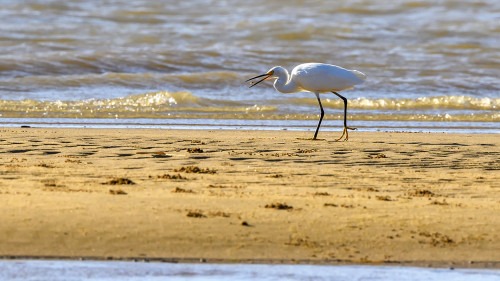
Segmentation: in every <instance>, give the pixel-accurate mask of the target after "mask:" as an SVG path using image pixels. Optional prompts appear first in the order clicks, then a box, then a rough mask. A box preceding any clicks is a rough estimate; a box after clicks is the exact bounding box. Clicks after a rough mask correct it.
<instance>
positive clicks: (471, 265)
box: [0, 255, 500, 269]
mask: <svg viewBox="0 0 500 281" xmlns="http://www.w3.org/2000/svg"><path fill="white" fill-rule="evenodd" d="M16 260H32V261H105V262H138V263H179V264H267V265H325V266H356V265H359V266H391V267H392V266H396V267H397V266H400V267H420V268H449V269H459V268H460V269H500V261H424V260H419V261H371V262H370V261H352V260H300V259H299V260H295V259H293V260H283V259H206V258H203V257H199V258H194V257H193V258H176V257H110V256H107V257H99V256H97V257H91V256H9V255H6V256H0V262H2V261H16Z"/></svg>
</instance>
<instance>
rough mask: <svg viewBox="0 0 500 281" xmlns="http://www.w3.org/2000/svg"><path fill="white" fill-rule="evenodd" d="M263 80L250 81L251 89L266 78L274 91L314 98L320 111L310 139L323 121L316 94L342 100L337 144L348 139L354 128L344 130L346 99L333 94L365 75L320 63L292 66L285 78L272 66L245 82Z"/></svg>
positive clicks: (282, 71) (359, 81)
mask: <svg viewBox="0 0 500 281" xmlns="http://www.w3.org/2000/svg"><path fill="white" fill-rule="evenodd" d="M260 77H264V79H261V80H259V81H257V82H253V84H252V86H250V88H251V87H253V86H255V85H257V84H259V83H260V82H262V81H264V80H267V79H276V81H274V88H275V89H276V90H278V91H279V92H281V93H296V92H303V91H306V92H313V93H314V94H315V95H316V98H317V99H318V103H319V107H320V109H321V116H320V118H319V123H318V127H317V128H316V132H315V133H314V137H313V139H316V137H317V136H318V131H319V127H320V126H321V121H322V120H323V115H324V114H325V113H324V110H323V106H322V105H321V100H320V98H319V94H320V93H324V92H332V93H333V94H335V95H336V96H338V97H339V98H341V99H342V100H343V101H344V131H343V133H342V136H340V138H339V139H337V141H339V140H341V139H342V138H343V137H344V136H345V140H346V141H347V140H348V139H349V134H348V132H347V130H348V129H349V130H356V128H351V127H347V122H346V115H347V99H346V98H345V97H343V96H341V95H339V94H338V93H337V92H338V91H342V90H348V89H352V88H354V86H355V85H358V84H361V83H363V82H364V81H365V79H366V75H365V74H364V73H362V72H359V71H357V70H348V69H345V68H342V67H340V66H336V65H331V64H323V63H304V64H300V65H298V66H296V67H295V68H294V69H293V70H292V75H291V76H290V75H288V71H287V70H286V69H284V68H283V67H281V66H275V67H273V68H271V69H270V70H269V71H268V72H266V73H265V74H262V75H258V76H255V77H252V78H250V79H248V80H247V81H245V82H248V81H251V80H253V79H256V78H260Z"/></svg>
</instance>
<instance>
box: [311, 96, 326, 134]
mask: <svg viewBox="0 0 500 281" xmlns="http://www.w3.org/2000/svg"><path fill="white" fill-rule="evenodd" d="M314 94H315V95H316V98H317V99H318V103H319V108H320V109H321V115H320V117H319V123H318V127H316V133H314V138H313V140H315V139H316V137H317V136H318V131H319V127H320V126H321V121H323V116H324V115H325V111H324V110H323V106H322V105H321V100H320V99H319V93H314Z"/></svg>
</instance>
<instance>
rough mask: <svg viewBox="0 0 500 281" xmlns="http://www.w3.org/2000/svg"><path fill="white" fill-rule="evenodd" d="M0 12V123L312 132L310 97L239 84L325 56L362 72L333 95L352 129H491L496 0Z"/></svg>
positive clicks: (258, 1)
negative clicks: (357, 82)
mask: <svg viewBox="0 0 500 281" xmlns="http://www.w3.org/2000/svg"><path fill="white" fill-rule="evenodd" d="M0 23H1V24H0V38H1V40H0V125H3V126H18V125H19V124H33V125H41V126H87V124H90V125H89V126H92V124H100V125H99V126H104V127H106V126H108V127H117V126H129V127H144V126H146V127H147V126H152V125H151V124H154V125H155V126H159V127H162V128H176V127H179V128H184V127H196V128H202V127H203V128H205V127H218V128H240V127H243V128H245V127H246V128H252V129H259V128H261V129H292V130H294V129H296V130H308V129H310V130H314V129H315V126H316V123H317V120H318V118H319V108H318V105H317V101H316V99H315V97H314V95H313V94H311V93H307V92H305V93H298V94H280V93H277V92H276V91H275V90H274V88H273V87H272V84H271V83H270V82H265V83H262V84H260V85H259V86H256V87H254V88H251V89H250V88H248V86H249V85H248V84H247V83H245V82H244V81H245V80H246V79H248V78H250V77H252V76H255V75H258V74H261V73H264V72H266V71H267V70H268V69H270V68H271V67H272V66H274V65H281V66H283V67H285V68H287V69H289V70H291V69H292V68H293V67H294V66H295V65H297V64H300V63H304V62H324V63H330V64H336V65H340V66H343V67H345V68H349V69H357V70H359V71H362V72H363V73H365V74H366V75H367V80H366V82H365V83H364V84H362V85H360V86H357V87H356V88H355V89H353V90H349V91H345V92H341V94H343V95H344V96H345V97H347V98H348V99H349V108H348V124H349V125H352V126H358V127H359V128H360V129H361V130H380V129H382V130H385V129H387V130H422V131H429V130H430V131H446V132H457V131H460V132H461V131H465V132H493V133H498V132H500V79H499V78H500V1H497V0H478V1H473V0H438V1H434V0H432V1H431V0H395V1H389V2H388V1H383V0H359V1H358V0H355V1H351V0H339V1H335V2H332V1H321V0H310V1H306V0H303V1H300V0H294V1H265V0H255V1H211V0H193V1H168V2H165V1H154V0H103V1H81V0H65V1H57V0H22V1H10V0H0ZM322 99H323V106H324V107H325V111H326V115H325V119H324V122H323V125H322V127H323V130H338V129H339V128H340V127H341V126H342V122H341V120H342V118H343V103H342V101H341V100H340V99H339V98H337V97H336V96H334V95H333V94H323V95H322ZM87 120H91V121H90V122H89V121H87ZM123 124H126V125H123ZM197 124H202V126H197Z"/></svg>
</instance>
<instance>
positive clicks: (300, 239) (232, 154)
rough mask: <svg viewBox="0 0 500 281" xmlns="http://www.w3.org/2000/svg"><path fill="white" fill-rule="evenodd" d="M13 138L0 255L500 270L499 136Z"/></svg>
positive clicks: (8, 131) (72, 133) (8, 144)
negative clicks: (336, 140) (317, 138)
mask: <svg viewBox="0 0 500 281" xmlns="http://www.w3.org/2000/svg"><path fill="white" fill-rule="evenodd" d="M0 133H1V136H0V221H2V225H1V226H0V259H9V258H11V259H20V258H26V259H39V258H40V259H69V260H78V259H80V258H81V259H84V260H86V259H90V260H131V261H132V260H134V261H135V260H137V261H153V262H154V261H157V262H162V261H163V262H201V260H200V259H202V260H203V261H204V262H208V263H211V262H213V263H234V262H242V263H287V264H288V263H289V264H294V263H305V264H363V265H408V266H422V267H428V266H431V267H455V268H461V267H463V268H500V262H499V261H500V239H499V238H500V234H498V233H500V212H498V211H499V210H500V205H499V204H498V203H499V202H500V201H498V198H500V196H499V195H500V175H499V173H498V171H499V170H500V159H499V156H500V152H499V147H500V140H499V138H498V137H497V136H496V135H495V134H452V133H446V134H432V133H431V134H429V133H402V132H401V133H400V132H356V131H354V132H350V133H349V141H348V142H335V141H334V140H335V139H336V138H338V137H339V136H340V132H320V134H319V137H320V138H323V139H324V140H319V141H310V140H305V139H302V138H309V137H311V135H312V133H311V132H305V131H299V132H295V131H244V130H238V131H226V130H223V131H215V130H155V129H150V130H146V129H52V128H0ZM193 257H194V258H193ZM198 257H199V258H198Z"/></svg>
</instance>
